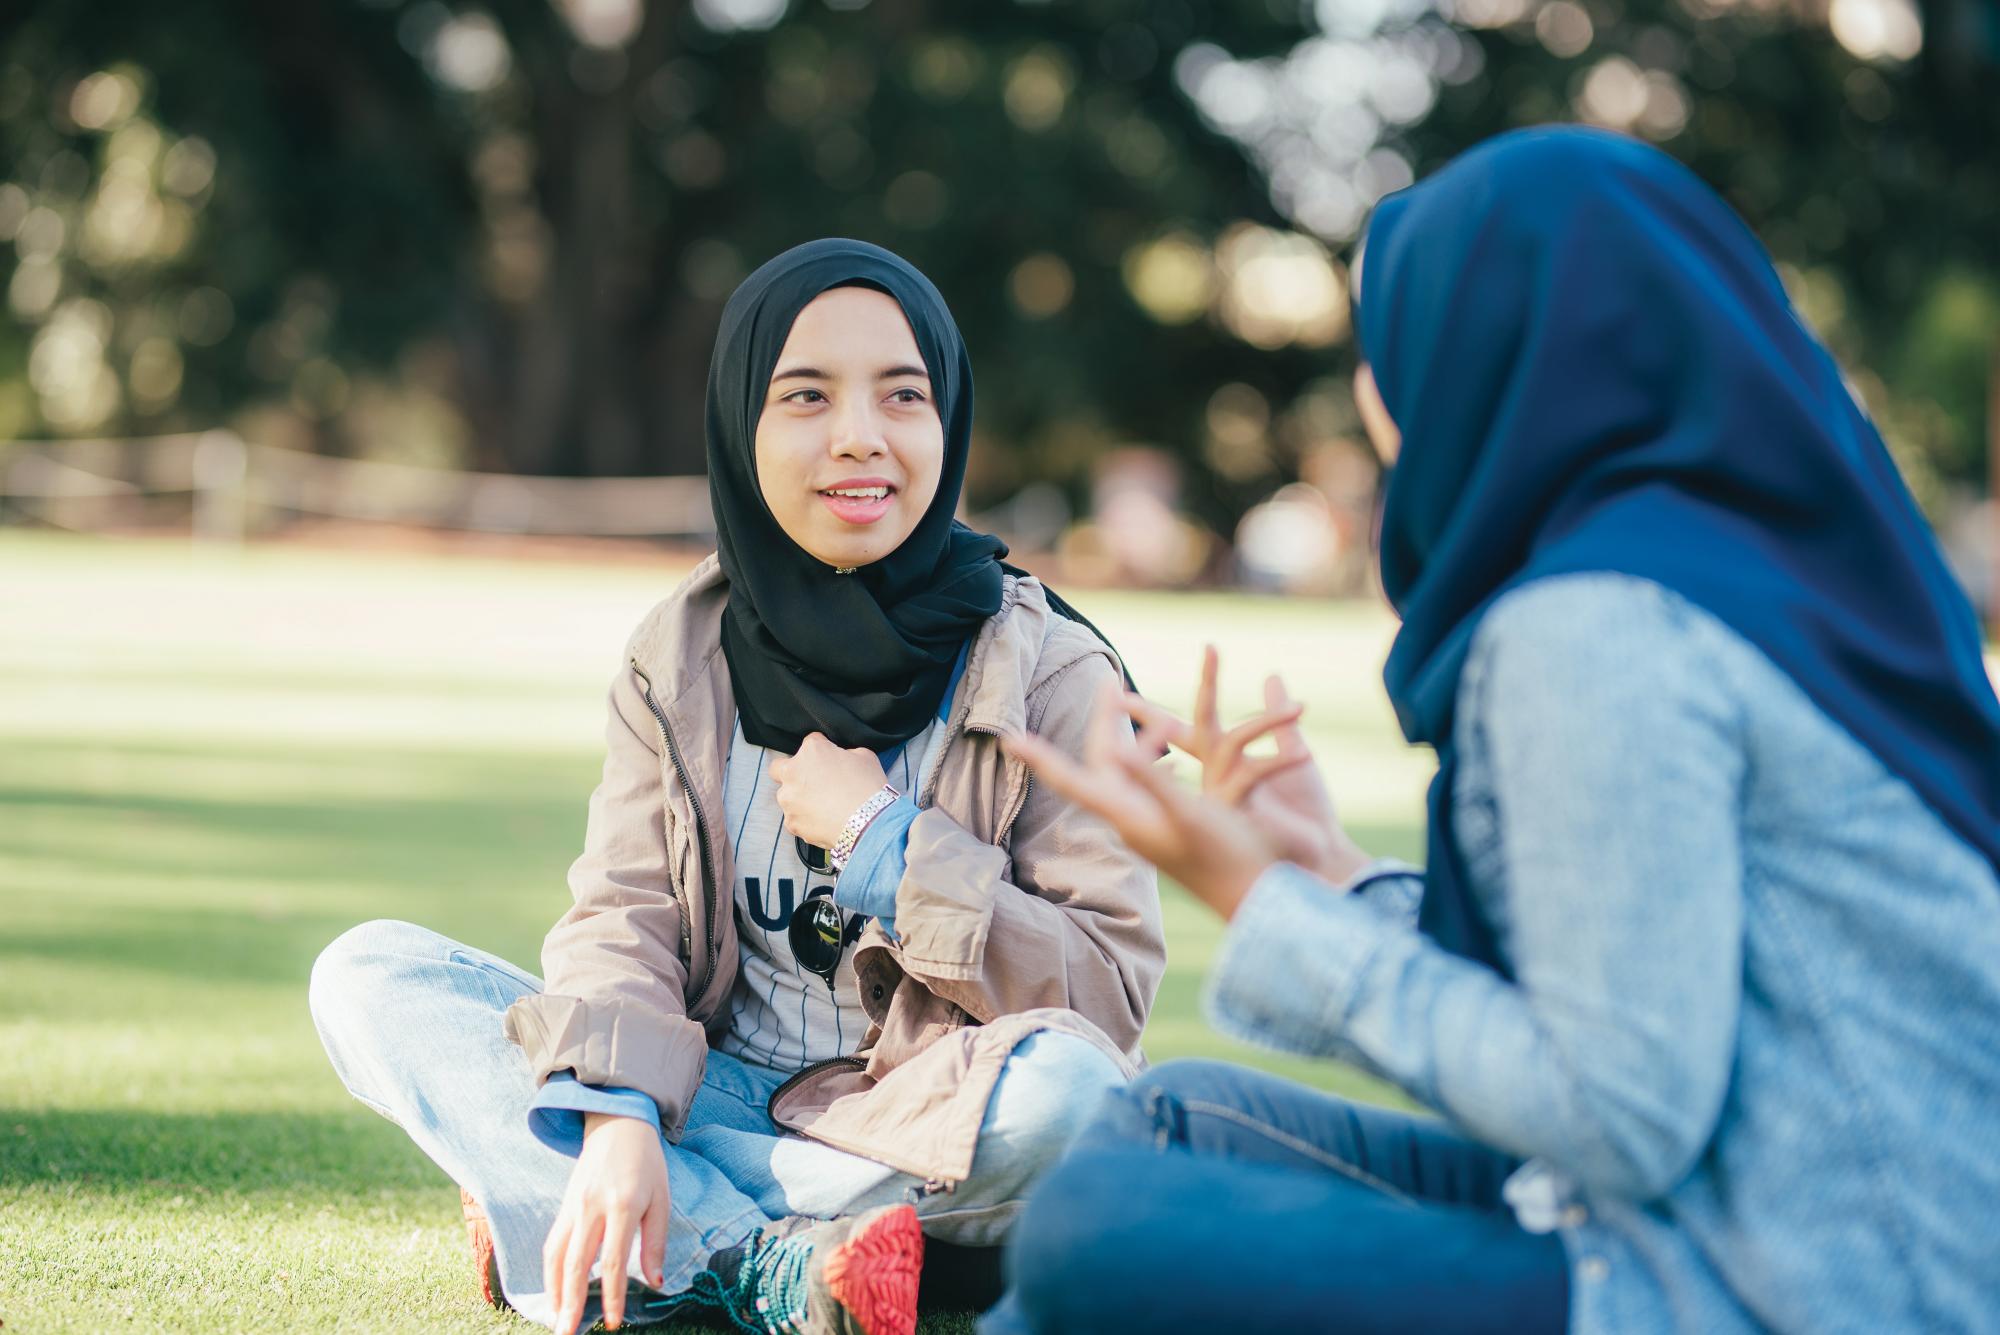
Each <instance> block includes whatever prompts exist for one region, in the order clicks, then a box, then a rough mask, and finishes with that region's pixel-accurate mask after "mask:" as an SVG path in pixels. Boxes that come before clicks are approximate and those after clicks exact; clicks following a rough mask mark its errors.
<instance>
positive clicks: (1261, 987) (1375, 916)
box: [1202, 862, 1410, 1054]
mask: <svg viewBox="0 0 2000 1335" xmlns="http://www.w3.org/2000/svg"><path fill="white" fill-rule="evenodd" d="M1409 930H1410V929H1409V928H1407V927H1404V926H1402V925H1400V924H1398V923H1397V922H1395V921H1394V920H1393V919H1392V918H1390V917H1388V916H1386V915H1385V914H1383V913H1382V912H1380V911H1379V910H1378V909H1376V908H1375V907H1374V906H1373V905H1371V904H1369V903H1368V902H1367V901H1366V900H1365V899H1362V898H1357V897H1355V896H1352V895H1342V894H1340V893H1339V892H1338V891H1336V890H1335V889H1334V888H1333V887H1331V886H1329V885H1328V884H1327V883H1326V882H1325V881H1323V880H1321V879H1320V878H1319V877H1317V876H1314V875H1313V874H1312V873H1311V872H1308V871H1306V870H1304V869H1303V868H1300V867H1295V866H1293V865H1292V864H1291V863H1289V862H1280V863H1278V864H1277V865H1275V866H1273V867H1271V868H1270V869H1269V870H1267V871H1266V872H1265V873H1264V874H1263V875H1262V876H1260V877H1258V878H1257V882H1256V884H1254V885H1252V886H1251V887H1250V893H1249V894H1248V895H1247V896H1245V897H1244V900H1243V903H1242V904H1241V905H1240V906H1238V908H1237V910H1236V916H1235V917H1234V918H1233V919H1231V920H1230V923H1229V929H1228V931H1226V932H1225V933H1224V934H1223V937H1222V947H1221V949H1220V950H1219V951H1218V952H1217V955H1216V961H1215V965H1214V968H1213V969H1212V970H1211V972H1210V973H1209V976H1208V983H1207V986H1206V987H1205V988H1204V989H1203V994H1202V1009H1203V1011H1204V1012H1206V1014H1207V1016H1208V1020H1209V1023H1210V1024H1211V1025H1213V1026H1214V1027H1215V1028H1216V1029H1217V1030H1219V1031H1221V1032H1222V1033H1224V1034H1227V1035H1228V1036H1229V1037H1231V1038H1236V1039H1240V1040H1243V1041H1245V1042H1250V1043H1256V1044H1260V1045H1262V1046H1264V1047H1267V1048H1276V1049H1278V1050H1280V1051H1284V1052H1301V1053H1308V1054H1318V1053H1324V1052H1325V1051H1326V1049H1327V1039H1328V1038H1330V1037H1335V1036H1338V1035H1339V1034H1340V1032H1341V1029H1342V1027H1343V1026H1344V1025H1345V1023H1346V1019H1347V1014H1348V1010H1349V1007H1350V1005H1351V1003H1352V1000H1353V997H1354V992H1355V989H1356V986H1357V984H1358V982H1359V980H1360V977H1361V974H1362V971H1363V970H1364V969H1365V968H1366V967H1367V965H1368V961H1369V960H1370V959H1371V958H1373V957H1374V954H1375V951H1376V949H1377V948H1378V947H1379V946H1380V945H1381V944H1382V942H1383V941H1384V940H1386V939H1388V938H1389V937H1390V936H1392V935H1402V934H1405V933H1407V932H1408V931H1409ZM1302 979H1308V980H1310V982H1311V985H1310V986H1302V985H1301V982H1300V980H1302Z"/></svg>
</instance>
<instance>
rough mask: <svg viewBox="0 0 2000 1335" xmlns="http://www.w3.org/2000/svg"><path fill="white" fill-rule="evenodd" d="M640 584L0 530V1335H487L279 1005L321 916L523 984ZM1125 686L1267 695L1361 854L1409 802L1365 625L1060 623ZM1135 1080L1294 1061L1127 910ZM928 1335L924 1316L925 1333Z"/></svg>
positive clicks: (1316, 612) (1411, 819)
mask: <svg viewBox="0 0 2000 1335" xmlns="http://www.w3.org/2000/svg"><path fill="white" fill-rule="evenodd" d="M679 574H680V572H679V571H678V570H675V569H672V568H660V569H648V568H644V567H638V566H634V565H630V564H619V565H610V566H606V567H592V566H590V565H586V564H582V563H579V562H575V561H568V562H562V563H529V562H513V561H509V562H503V561H497V560H476V559H472V558H449V559H443V558H428V557H410V556H388V555H373V554H357V553H347V552H314V551H300V550H291V549H253V550H251V551H248V552H244V553H229V552H199V551H191V550H190V549H189V548H188V546H187V545H186V544H184V543H168V542H150V541H148V542H105V541H93V540H85V539H76V538H65V537H50V536H39V535H27V534H19V533H0V923H4V926H0V1321H4V1322H5V1324H6V1328H7V1330H8V1332H9V1335H12V1332H13V1331H16V1330H19V1331H27V1332H34V1331H84V1330H90V1331H97V1330H104V1329H125V1328H130V1329H138V1330H158V1329H170V1330H202V1331H244V1330H251V1329H287V1330H319V1329H334V1328H354V1329H365V1330H385V1329H396V1328H401V1329H423V1330H454V1331H478V1330H493V1331H499V1330H503V1329H505V1330H517V1331H518V1330H524V1329H528V1327H526V1326H525V1325H523V1324H522V1323H520V1322H518V1321H516V1320H515V1319H513V1318H511V1317H507V1316H501V1315H498V1314H495V1313H493V1312H491V1311H489V1310H488V1309H486V1308H485V1307H483V1306H482V1305H480V1304H479V1303H478V1301H477V1299H476V1297H475V1296H474V1294H473V1292H472V1289H471V1285H470V1282H469V1281H470V1275H469V1267H468V1265H467V1262H466V1255H465V1251H464V1242H463V1234H462V1231H461V1228H460V1225H459V1222H458V1203H457V1195H456V1192H454V1191H453V1190H452V1189H451V1187H450V1186H449V1184H448V1183H446V1182H445V1180H444V1179H443V1177H442V1175H441V1174H440V1173H439V1172H438V1171H437V1170H436V1169H435V1168H433V1167H432V1166H431V1164H430V1163H429V1161H427V1160H426V1159H424V1158H423V1156H422V1155H421V1154H419V1153H418V1152H417V1150H416V1149H415V1148H414V1147H413V1146H411V1145H410V1144H409V1142H408V1141H407V1140H406V1139H405V1138H404V1136H403V1135H402V1133H401V1132H399V1131H397V1130H396V1129H395V1128H394V1127H392V1126H390V1125H389V1124H388V1123H386V1122H384V1121H382V1120H380V1119H378V1118H376V1117H375V1116H374V1115H373V1114H371V1113H369V1112H367V1111H366V1110H365V1109H363V1108H362V1107H361V1106H360V1105H359V1104H357V1103H354V1102H353V1101H351V1100H350V1099H349V1098H348V1097H347V1095H346V1094H345V1092H344V1091H343V1090H342V1089H341V1088H340V1086H339V1084H338V1082H337V1081H335V1079H334V1077H333V1075H332V1073H331V1071H330V1070H329V1068H328V1067H327V1064H326V1061H325V1059H324V1057H323V1055H322V1054H321V1052H320V1048H319V1045H318V1042H317V1040H316V1039H315V1037H314V1035H313V1032H312V1026H311V1021H310V1019H309V1017H308V1016H307V1013H306V1000H305V998H306V986H305V985H306V976H307V971H308V970H309V968H310V967H311V964H312V960H313V957H314V956H315V954H317V952H318V951H319V949H320V947H321V946H323V945H324V944H325V943H326V942H327V941H328V940H330V939H331V938H332V937H333V936H335V935H336V934H337V933H338V932H340V931H341V930H342V929H343V928H345V927H347V926H349V925H350V924H352V923H355V922H358V921H361V920H363V919H367V918H374V917H400V918H407V919H411V920H413V921H417V922H421V923H423V924H425V925H427V926H430V927H434V928H436V929H438V930H440V931H443V932H445V933H447V934H450V935H453V936H456V937H458V938H460V939H462V940H465V941H468V942H471V943H473V944H475V945H478V946H481V947H484V948H486V949H488V950H492V951H496V952H498V953H499V954H501V955H503V956H506V957H508V958H511V959H514V960H517V961H520V962H521V963H523V964H525V965H528V966H529V967H533V966H534V963H535V960H536V958H537V950H538V946H539V942H540V939H541V934H542V932H543V930H544V929H545V928H546V927H547V925H548V923H549V922H550V921H552V920H553V919H554V917H555V916H556V914H557V913H558V912H560V910H561V908H562V906H563V904H564V903H565V900H566V892H565V891H564V888H563V873H564V870H565V868H566V867H567V865H568V863H569V861H570V859H571V858H572V857H573V856H574V855H575V852H576V845H577V841H578V839H579V838H580V836H581V832H582V826H583V809H584V800H585V798H586V797H587V796H588V794H589V791H590V788H591V786H592V784H593V782H594V781H595V777H596V773H597V769H598V763H599V756H598V751H597V748H598V738H599V735H600V729H601V726H602V718H601V712H600V711H601V709H602V698H603V695H602V693H603V687H604V683H605V682H606V681H607V680H608V678H609V675H610V673H611V671H612V669H613V667H614V666H615V665H616V663H617V662H618V652H619V649H620V647H621V646H622V645H623V643H624V638H625V635H626V632H627V631H628V630H629V629H630V627H631V625H632V624H633V623H634V622H635V621H636V620H637V618H638V617H639V616H640V614H641V613H643V612H644V610H645V609H646V608H647V607H648V606H650V605H651V604H652V602H653V601H655V600H656V599H657V598H658V597H660V596H661V595H662V594H664V593H665V592H666V591H667V590H668V589H670V588H671V587H672V585H673V583H674V582H675V581H676V580H677V579H678V577H679ZM1078 601H1079V602H1080V603H1082V605H1083V606H1084V607H1085V608H1086V609H1087V610H1088V611H1089V612H1090V613H1091V614H1092V616H1093V617H1094V618H1095V619H1096V620H1097V621H1098V623H1099V624H1100V625H1101V626H1102V627H1103V628H1104V629H1105V630H1106V632H1107V633H1108V634H1110V635H1111V636H1112V637H1113V638H1114V639H1116V640H1117V641H1118V642H1119V643H1120V645H1121V646H1122V647H1123V648H1124V649H1125V650H1126V651H1127V654H1128V656H1129V658H1130V659H1131V661H1132V664H1133V667H1134V670H1135V672H1136V674H1137V675H1138V677H1139V679H1140V681H1141V683H1142V685H1144V686H1145V687H1146V688H1147V690H1148V693H1149V694H1152V695H1154V696H1156V697H1158V698H1160V699H1162V700H1165V701H1168V702H1171V703H1175V704H1184V703H1185V702H1186V700H1187V699H1188V697H1189V695H1190V694H1191V691H1192V686H1193V678H1194V671H1195V667H1196V661H1197V656H1198V652H1199V646H1200V644H1201V642H1202V641H1203V640H1204V639H1210V638H1212V639H1214V640H1216V641H1218V642H1219V643H1221V644H1222V645H1223V646H1224V653H1225V657H1224V674H1225V689H1226V694H1228V695H1229V696H1230V697H1231V700H1230V703H1231V705H1232V706H1233V707H1234V708H1235V709H1236V710H1239V711H1242V710H1248V709H1249V708H1251V707H1252V706H1253V704H1254V703H1255V700H1256V691H1257V686H1258V682H1259V680H1260V679H1261V676H1262V674H1263V672H1265V671H1270V670H1276V671H1281V672H1283V673H1284V674H1285V675H1286V677H1287V679H1288V680H1289V681H1290V682H1291V683H1292V684H1293V688H1294V690H1295V691H1296V692H1297V693H1298V694H1300V695H1301V696H1302V697H1303V698H1305V699H1306V700H1307V701H1308V702H1309V706H1310V713H1309V715H1308V722H1309V723H1310V725H1311V733H1312V736H1313V739H1314V742H1315V744H1316V746H1317V747H1318V749H1319V751H1320V753H1321V755H1322V757H1323V758H1325V760H1326V761H1327V763H1328V768H1329V771H1330V774H1331V775H1332V778H1333V781H1334V786H1335V790H1336V795H1337V797H1338V798H1339V799H1340V800H1341V802H1342V804H1343V809H1344V811H1345V812H1346V814H1347V816H1348V819H1349V821H1350V823H1351V824H1352V825H1353V827H1354V828H1355V830H1356V832H1357V834H1358V836H1359V837H1360V838H1361V840H1362V841H1363V843H1364V844H1367V845H1368V846H1370V847H1371V848H1374V849H1376V850H1378V851H1382V852H1391V853H1399V854H1403V855H1406V856H1408V855H1413V854H1414V853H1415V852H1416V850H1417V831H1418V824H1419V818H1420V812H1421V796H1422V788H1423V785H1424V783H1425V781H1426V779H1427V777H1428V774H1427V767H1426V765H1425V762H1424V758H1423V757H1422V756H1421V755H1418V754H1416V753H1412V752H1411V751H1409V750H1408V749H1406V748H1405V747H1403V746H1402V744H1401V742H1400V740H1399V739H1398V737H1397V735H1396V732H1395V728H1394V725H1393V723H1392V721H1391V719H1390V716H1389V713H1388V710H1387V707H1386V705H1384V704H1383V703H1382V701H1381V693H1380V687H1379V684H1378V680H1377V672H1378V670H1379V667H1380V664H1381V660H1382V655H1383V652H1384V650H1385V648H1386V646H1387V643H1388V637H1389V634H1390V625H1389V622H1388V620H1387V618H1386V616H1384V615H1382V614H1380V613H1378V612H1375V611H1373V610H1370V609H1363V608H1350V607H1337V606H1326V605H1320V604H1312V603H1288V602H1281V601H1273V600H1262V599H1253V598H1246V597H1238V596H1221V595H1151V594H1147V595H1138V594H1116V595H1107V594H1085V595H1083V596H1081V597H1079V599H1078ZM1167 896H1168V898H1167V922H1168V931H1169V934H1170V938H1169V945H1170V952H1171V958H1172V967H1171V969H1170V971H1169V974H1168V976H1167V980H1166V983H1165V986H1164V988H1163V989H1162V992H1161V995H1160V1001H1159V1006H1158V1009H1157V1011H1156V1013H1155V1016H1154V1020H1153V1024H1152V1028H1151V1030H1150V1033H1149V1041H1148V1047H1149V1050H1150V1052H1151V1053H1152V1055H1153V1056H1154V1058H1155V1059H1156V1060H1157V1059H1161V1058H1166V1057H1174V1056H1187V1055H1195V1054H1201V1055H1227V1056H1230V1057H1234V1058H1238V1059H1241V1060H1246V1061H1250V1062H1253V1063H1255V1064H1257V1065H1262V1066H1265V1067H1268V1068H1270V1069H1274V1070H1279V1071H1283V1072H1285V1073H1287V1074H1291V1075H1294V1076H1296V1077H1298V1078H1301V1079H1305V1080H1308V1081H1311V1082H1313V1083H1316V1084H1320V1085H1323V1086H1326V1087H1329V1088H1341V1089H1346V1090H1349V1091H1357V1090H1359V1091H1362V1092H1368V1090H1369V1088H1370V1087H1369V1086H1367V1085H1366V1084H1365V1083H1364V1082H1363V1081H1361V1080H1360V1078H1359V1077H1357V1076H1355V1075H1353V1074H1352V1073H1349V1072H1345V1071H1343V1070H1341V1069H1339V1068H1336V1067H1332V1066H1320V1065H1313V1064H1308V1063H1294V1062H1286V1061H1283V1060H1278V1059H1273V1058H1270V1057H1269V1056H1268V1055H1266V1054H1259V1053H1253V1052H1247V1051H1244V1050H1242V1049H1238V1048H1236V1047H1235V1046H1233V1045H1231V1044H1229V1043H1227V1042H1225V1041H1223V1040H1222V1039H1220V1038H1218V1037H1217V1036H1215V1035H1214V1034H1213V1033H1211V1032H1210V1031H1209V1030H1208V1028H1207V1027H1206V1026H1205V1025H1204V1024H1203V1023H1202V1020H1201V1017H1200V1014H1199V1009H1198V1005H1197V998H1198V992H1199V986H1200V980H1201V976H1202V972H1203V969H1204V967H1205V965H1206V963H1207V961H1208V959H1209V957H1210V955H1211V953H1212V951H1213V949H1214V946H1215V943H1216V940H1217V936H1218V932H1217V929H1216V926H1215V924H1214V923H1213V922H1212V920H1210V919H1209V918H1208V917H1207V916H1206V915H1205V913H1203V911H1201V910H1200V909H1199V908H1198V907H1197V906H1195V905H1194V904H1193V903H1191V902H1190V901H1189V900H1187V899H1186V898H1185V897H1184V896H1183V895H1181V894H1180V893H1179V892H1178V891H1175V890H1172V889H1169V890H1168V891H1167ZM933 1328H934V1329H938V1330H954V1329H959V1328H961V1323H957V1322H951V1321H944V1322H937V1323H933Z"/></svg>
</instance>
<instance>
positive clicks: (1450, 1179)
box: [979, 1061, 1569, 1335]
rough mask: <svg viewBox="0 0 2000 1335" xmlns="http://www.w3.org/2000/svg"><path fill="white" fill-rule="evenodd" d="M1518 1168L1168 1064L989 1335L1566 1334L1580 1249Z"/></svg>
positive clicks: (1025, 1225)
mask: <svg viewBox="0 0 2000 1335" xmlns="http://www.w3.org/2000/svg"><path fill="white" fill-rule="evenodd" d="M1515 1167H1516V1161H1515V1160H1513V1159H1510V1158H1508V1157H1507V1156H1505V1155H1503V1154H1500V1153H1498V1152H1496V1151H1494V1150H1491V1149H1488V1148H1487V1147H1485V1146H1483V1145H1480V1144H1477V1143H1475V1142H1473V1141H1470V1140H1467V1139H1465V1138H1464V1137H1462V1136H1460V1135H1458V1134H1457V1133H1456V1132H1454V1131H1452V1130H1451V1129H1450V1128H1449V1127H1448V1126H1447V1125H1446V1124H1445V1123H1443V1122H1441V1121H1439V1120H1437V1119H1435V1118H1430V1117H1417V1116H1412V1115H1409V1114H1407V1113H1400V1112H1393V1111H1390V1110H1387V1109H1383V1108H1373V1107H1368V1106H1366V1105H1363V1104H1357V1103H1350V1102H1348V1101H1347V1100H1344V1099H1340V1098H1337V1097H1334V1096H1332V1095H1328V1094H1322V1093H1319V1092H1317V1091H1315V1090H1311V1089H1307V1088H1305V1087H1304V1086H1301V1085H1295V1084H1292V1083H1291V1082H1289V1081H1286V1080H1280V1079H1278V1078H1277V1077H1275V1076H1269V1075H1265V1074H1263V1073H1261V1072H1257V1071H1251V1070H1247V1069H1244V1068H1242V1067H1237V1066H1230V1065H1227V1064H1225V1063H1221V1062H1206V1061H1182V1062H1173V1063H1169V1064H1168V1065H1165V1066H1162V1067H1159V1068H1156V1069H1155V1070H1153V1071H1152V1072H1150V1073H1148V1074H1146V1075H1144V1076H1141V1077H1140V1078H1139V1079H1138V1080H1136V1081H1134V1082H1133V1083H1132V1085H1130V1086H1129V1087H1127V1088H1122V1089H1119V1090H1117V1091H1115V1092H1114V1093H1112V1094H1111V1095H1109V1096H1107V1097H1106V1098H1105V1099H1104V1101H1103V1103H1102V1104H1100V1105H1099V1109H1098V1113H1097V1117H1096V1119H1095V1121H1094V1122H1093V1123H1092V1124H1091V1126H1090V1127H1088V1128H1087V1129H1086V1130H1085V1131H1084V1132H1083V1133H1082V1134H1081V1135H1080V1136H1079V1137H1078V1139H1077V1142H1076V1144H1075V1146H1074V1147H1073V1149H1072V1150H1071V1153H1070V1155H1069V1157H1068V1158H1066V1159H1065V1160H1064V1161H1063V1162H1062V1163H1061V1164H1059V1165H1058V1166H1057V1167H1056V1168H1055V1169H1054V1170H1053V1171H1051V1172H1050V1174H1049V1175H1048V1177H1047V1178H1046V1179H1045V1180H1044V1181H1043V1183H1042V1185H1041V1186H1040V1187H1039V1188H1038V1189H1037V1190H1036V1191H1035V1193H1034V1195H1033V1196H1032V1197H1031V1198H1030V1200H1029V1202H1028V1208H1027V1211H1026V1212H1025V1213H1024V1214H1023V1215H1022V1217H1021V1220H1020V1226H1019V1227H1018V1228H1017V1229H1016V1230H1015V1233H1014V1238H1013V1240H1012V1242H1011V1243H1009V1246H1008V1253H1007V1262H1006V1269H1007V1278H1008V1294H1007V1297H1006V1298H1005V1299H1003V1300H1002V1302H1001V1304H1000V1305H999V1306H998V1307H996V1308H995V1309H994V1310H993V1311H992V1312H990V1313H989V1314H988V1315H987V1316H986V1318H985V1319H984V1320H983V1321H982V1322H981V1324H980V1327H979V1328H980V1331H981V1333H982V1335H1012V1333H1013V1332H1019V1331H1040V1332H1067V1331H1078V1332H1095V1331H1106V1330H1145V1331H1174V1330H1195V1331H1216V1330H1223V1331H1229V1332H1231V1335H1244V1333H1246V1332H1252V1331H1283V1332H1298V1331H1322V1330H1340V1331H1412V1330H1422V1331H1449V1332H1473V1331H1492V1332H1513V1333H1516V1335H1533V1333H1534V1332H1561V1331H1562V1330H1563V1329H1564V1328H1565V1325H1566V1321H1567V1313H1568V1306H1569V1279H1568V1266H1567V1262H1566V1260H1565V1257H1564V1253H1563V1246H1562V1243H1561V1242H1560V1241H1559V1240H1558V1239H1557V1238H1556V1236H1555V1235H1553V1234H1537V1233H1529V1232H1526V1231H1525V1230H1523V1229H1522V1228H1521V1226H1520V1225H1519V1224H1518V1223H1516V1222H1515V1220H1514V1217H1513V1214H1512V1213H1511V1212H1510V1211H1509V1209H1508V1208H1507V1206H1506V1204H1505V1202H1503V1201H1502V1200H1501V1195H1500V1192H1501V1186H1502V1184H1503V1183H1504V1182H1505V1181H1506V1179H1507V1177H1508V1175H1509V1174H1510V1173H1511V1172H1512V1171H1513V1169H1514V1168H1515Z"/></svg>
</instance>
